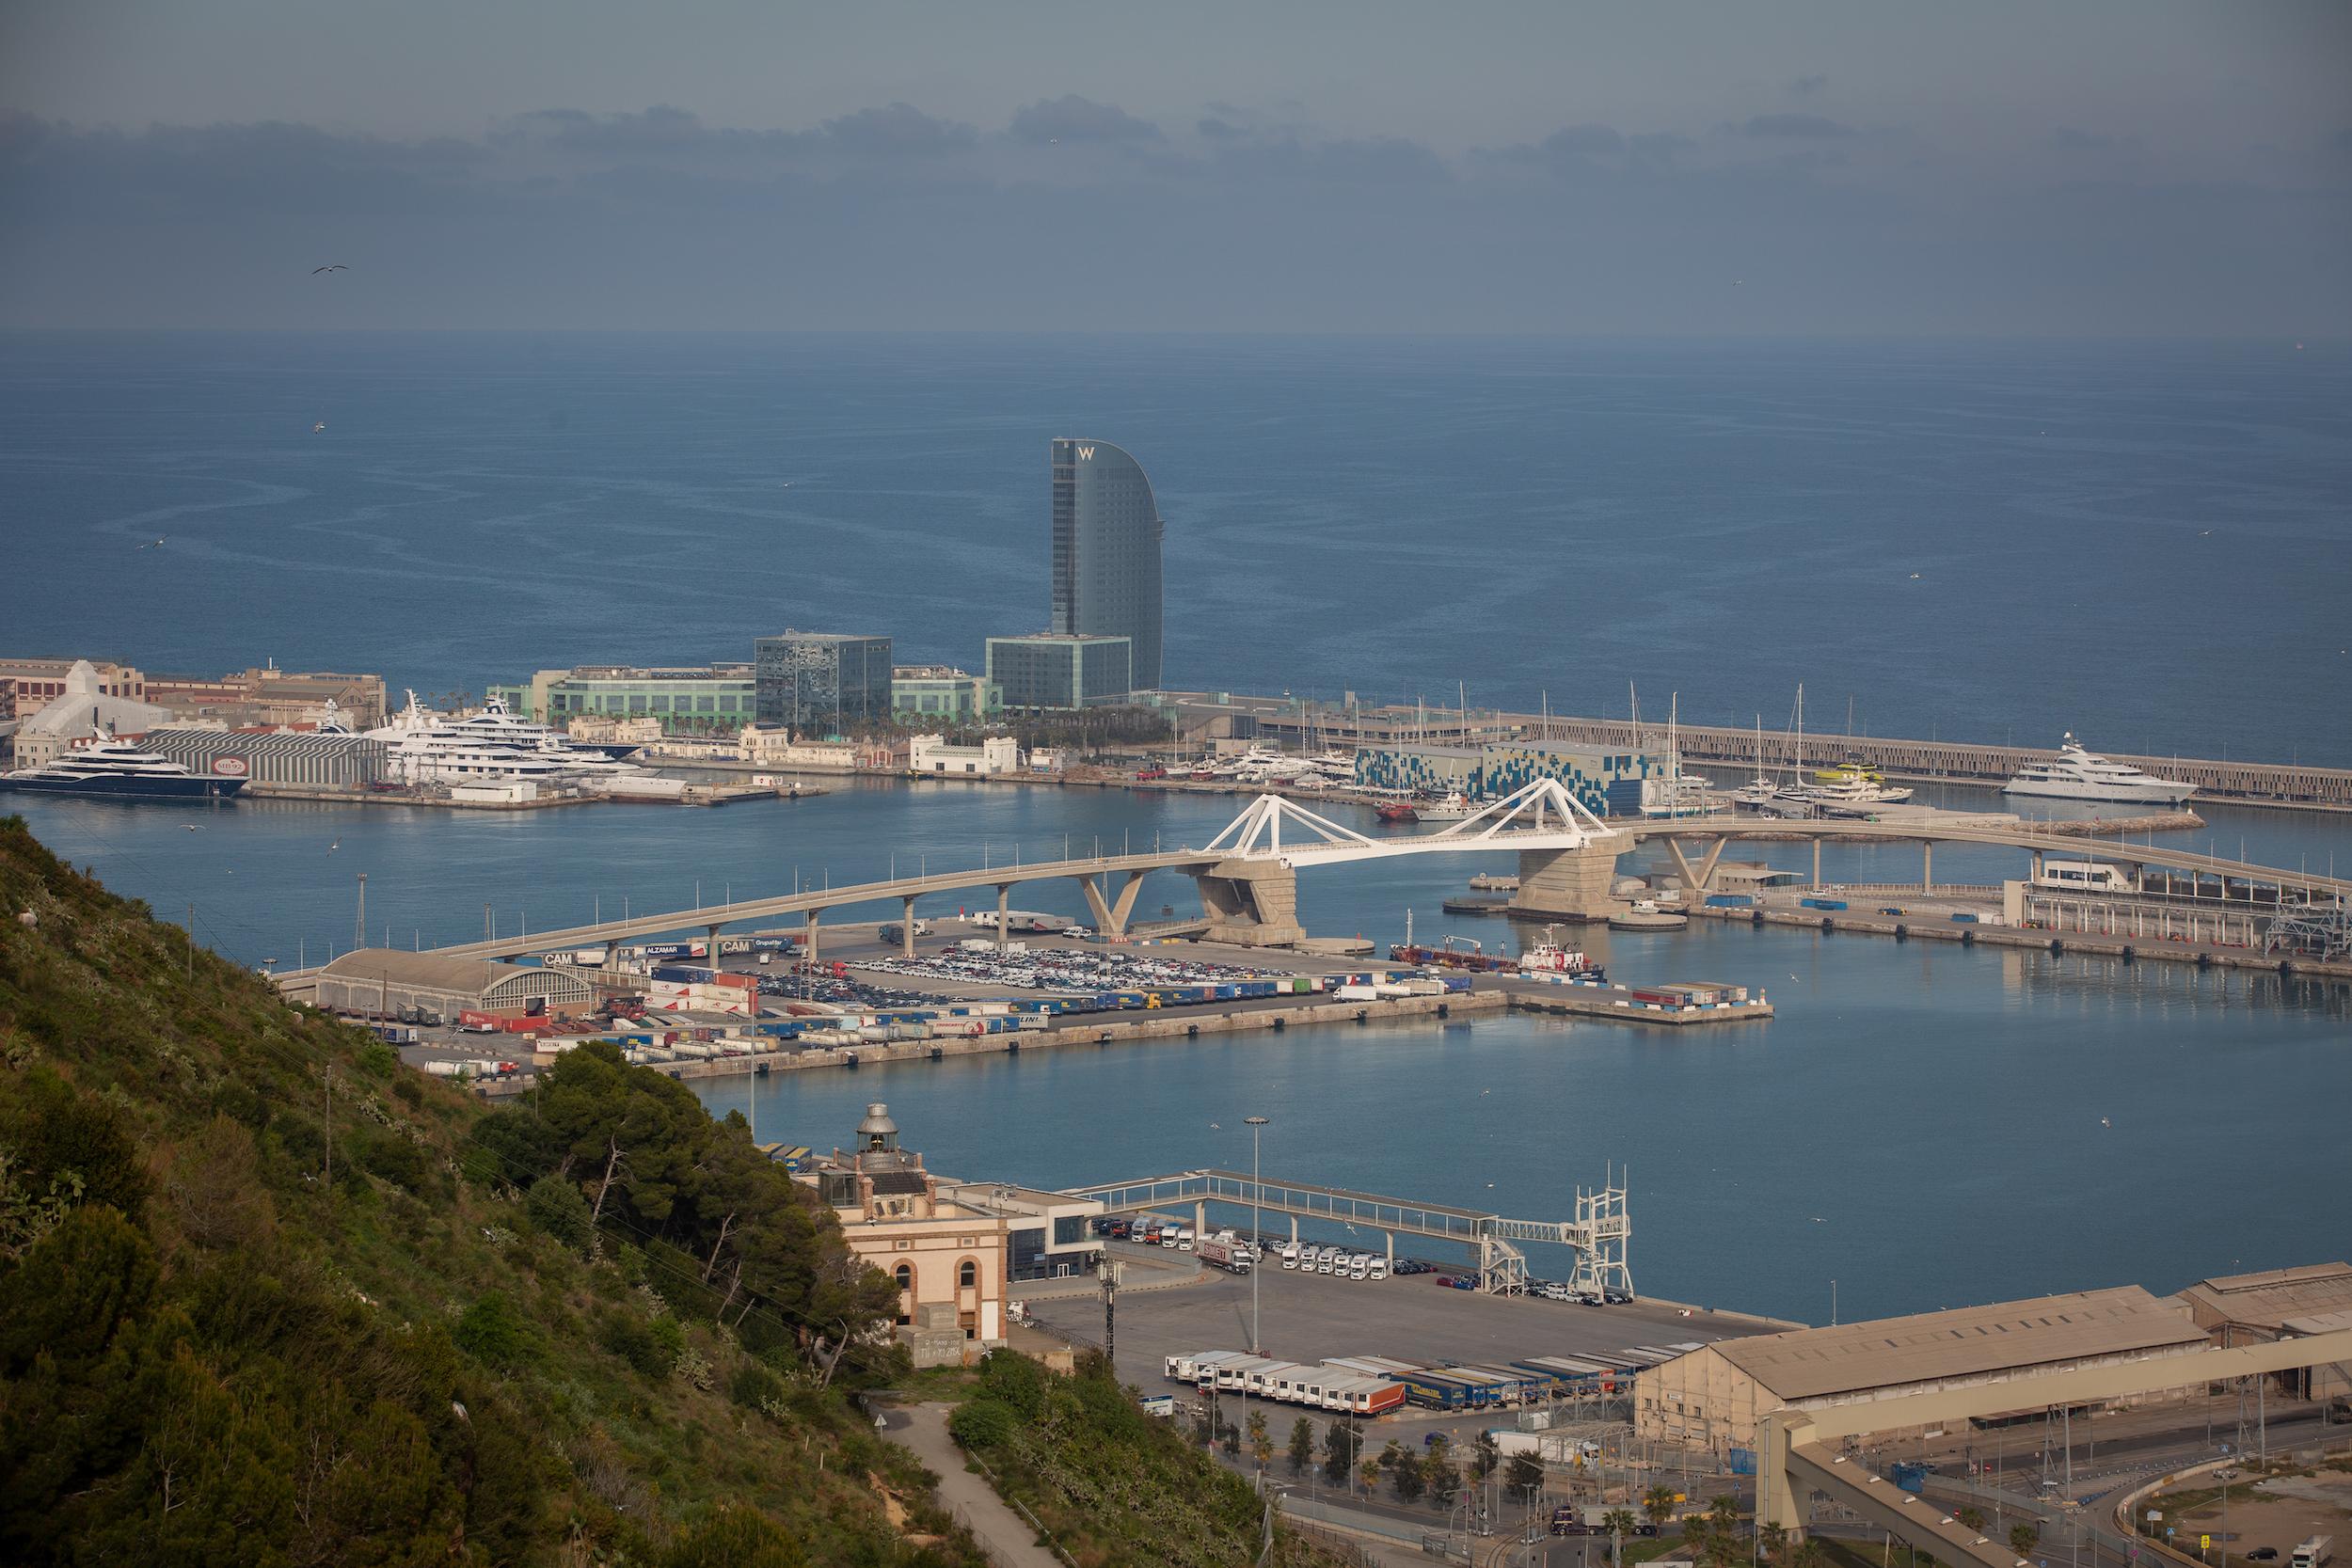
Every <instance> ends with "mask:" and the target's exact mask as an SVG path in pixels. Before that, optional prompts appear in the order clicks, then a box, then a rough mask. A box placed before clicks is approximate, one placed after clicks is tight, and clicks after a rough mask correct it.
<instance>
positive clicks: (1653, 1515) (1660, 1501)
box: [1642, 1486, 1675, 1527]
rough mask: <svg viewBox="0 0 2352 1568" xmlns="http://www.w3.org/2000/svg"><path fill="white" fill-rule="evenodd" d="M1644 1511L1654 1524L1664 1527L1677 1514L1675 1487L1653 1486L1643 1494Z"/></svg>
mask: <svg viewBox="0 0 2352 1568" xmlns="http://www.w3.org/2000/svg"><path fill="white" fill-rule="evenodd" d="M1642 1513H1643V1514H1644V1515H1645V1517H1646V1518H1647V1519H1648V1520H1649V1522H1650V1523H1651V1524H1653V1525H1658V1526H1661V1527H1663V1526H1664V1524H1665V1523H1666V1521H1667V1520H1669V1519H1671V1518H1673V1517H1674V1516H1675V1489H1674V1488H1673V1487H1671V1486H1653V1487H1651V1488H1650V1489H1649V1490H1648V1491H1646V1492H1645V1493H1643V1494H1642Z"/></svg>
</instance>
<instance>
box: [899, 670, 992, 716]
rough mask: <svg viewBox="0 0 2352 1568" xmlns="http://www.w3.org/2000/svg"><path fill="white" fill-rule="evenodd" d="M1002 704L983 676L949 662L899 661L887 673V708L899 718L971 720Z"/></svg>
mask: <svg viewBox="0 0 2352 1568" xmlns="http://www.w3.org/2000/svg"><path fill="white" fill-rule="evenodd" d="M1003 705H1004V702H1003V697H1002V694H1001V693H1000V692H998V691H997V689H996V688H995V687H993V686H992V685H991V684H989V679H988V677H987V676H986V675H975V674H972V673H968V672H966V671H962V670H959V669H957V668H956V667H955V666H953V665H950V664H901V665H899V666H898V668H897V669H895V670H893V671H892V672H891V673H890V711H891V712H892V713H894V714H896V715H898V717H899V718H900V719H944V720H946V721H949V722H951V723H972V722H975V721H979V720H984V719H986V718H987V717H988V716H989V715H990V714H992V713H994V712H995V711H996V710H997V709H998V708H1000V707H1002V706H1003Z"/></svg>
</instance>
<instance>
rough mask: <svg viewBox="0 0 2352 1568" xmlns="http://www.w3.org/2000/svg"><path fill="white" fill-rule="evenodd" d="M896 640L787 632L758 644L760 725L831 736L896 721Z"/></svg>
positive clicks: (756, 688) (756, 674)
mask: <svg viewBox="0 0 2352 1568" xmlns="http://www.w3.org/2000/svg"><path fill="white" fill-rule="evenodd" d="M890 670H891V662H890V639H889V638H887V637H843V636H839V635H836V634H834V633H830V632H815V631H787V632H786V633H785V634H784V635H783V636H782V637H758V638H754V639H753V640H752V679H753V702H754V705H755V708H756V709H757V711H758V717H759V722H760V723H761V724H763V725H765V726H768V727H770V728H775V727H778V726H781V727H783V728H786V729H789V730H793V731H795V732H797V733H801V734H805V735H828V734H831V733H833V732H834V731H835V730H837V729H838V728H839V727H840V726H841V724H842V723H843V721H851V720H860V719H887V718H889V717H890Z"/></svg>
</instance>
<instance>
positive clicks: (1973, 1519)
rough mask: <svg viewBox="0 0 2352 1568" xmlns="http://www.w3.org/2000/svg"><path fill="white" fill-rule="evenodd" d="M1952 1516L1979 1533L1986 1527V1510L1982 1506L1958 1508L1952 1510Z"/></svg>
mask: <svg viewBox="0 0 2352 1568" xmlns="http://www.w3.org/2000/svg"><path fill="white" fill-rule="evenodd" d="M1952 1517H1953V1518H1955V1519H1957V1520H1959V1521H1960V1522H1961V1523H1962V1524H1963V1525H1966V1526H1967V1527H1968V1528H1970V1529H1972V1530H1976V1531H1978V1532H1979V1533H1982V1531H1983V1529H1984V1510H1982V1509H1980V1508H1956V1509H1954V1510H1952Z"/></svg>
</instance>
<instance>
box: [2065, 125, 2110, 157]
mask: <svg viewBox="0 0 2352 1568" xmlns="http://www.w3.org/2000/svg"><path fill="white" fill-rule="evenodd" d="M2050 145H2051V146H2052V147H2055V148H2058V150H2061V151H2066V152H2104V151H2106V150H2107V149H2108V148H2111V147H2113V146H2114V145H2115V142H2114V140H2113V138H2111V137H2108V136H2102V135H2096V134H2094V133H2092V132H2090V131H2078V130H2076V129H2075V128H2074V126H2072V125H2061V126H2059V127H2058V129H2057V130H2055V131H2053V132H2051V133H2050Z"/></svg>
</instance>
